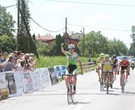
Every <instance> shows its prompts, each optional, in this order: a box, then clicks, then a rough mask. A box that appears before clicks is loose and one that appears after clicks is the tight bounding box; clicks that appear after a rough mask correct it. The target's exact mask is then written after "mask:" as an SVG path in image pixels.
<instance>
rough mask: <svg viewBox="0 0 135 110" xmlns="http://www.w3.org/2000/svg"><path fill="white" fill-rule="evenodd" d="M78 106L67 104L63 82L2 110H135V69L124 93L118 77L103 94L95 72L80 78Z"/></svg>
mask: <svg viewBox="0 0 135 110" xmlns="http://www.w3.org/2000/svg"><path fill="white" fill-rule="evenodd" d="M77 77H78V82H77V93H76V95H75V103H74V104H70V105H68V103H67V99H66V87H65V83H64V81H62V82H59V83H58V84H56V85H54V86H51V87H48V88H45V89H43V90H40V91H37V92H34V93H31V94H24V95H22V96H16V97H12V98H8V99H6V100H2V101H0V110H135V70H131V75H130V76H129V80H128V83H127V84H126V87H125V93H122V92H121V89H120V85H119V75H117V79H116V81H115V82H114V85H113V89H111V90H110V91H109V94H106V91H102V92H101V91H100V89H99V82H98V77H97V73H96V72H95V71H93V72H88V73H85V74H84V75H78V76H77Z"/></svg>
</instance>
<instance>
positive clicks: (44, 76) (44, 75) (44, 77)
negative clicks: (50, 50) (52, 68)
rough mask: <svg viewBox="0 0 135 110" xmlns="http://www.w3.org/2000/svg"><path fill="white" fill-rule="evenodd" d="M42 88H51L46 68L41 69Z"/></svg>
mask: <svg viewBox="0 0 135 110" xmlns="http://www.w3.org/2000/svg"><path fill="white" fill-rule="evenodd" d="M41 79H42V84H41V85H42V88H45V87H49V86H51V79H50V74H49V71H48V68H42V69H41Z"/></svg>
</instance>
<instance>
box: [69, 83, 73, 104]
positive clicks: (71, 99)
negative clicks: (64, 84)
mask: <svg viewBox="0 0 135 110" xmlns="http://www.w3.org/2000/svg"><path fill="white" fill-rule="evenodd" d="M68 87H69V91H68V90H67V102H68V104H71V103H74V94H73V86H72V84H70V83H69V84H68Z"/></svg>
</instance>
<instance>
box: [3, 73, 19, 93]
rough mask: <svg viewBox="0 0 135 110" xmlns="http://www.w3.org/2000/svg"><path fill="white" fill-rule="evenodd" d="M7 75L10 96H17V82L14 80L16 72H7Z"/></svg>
mask: <svg viewBox="0 0 135 110" xmlns="http://www.w3.org/2000/svg"><path fill="white" fill-rule="evenodd" d="M5 75H6V80H7V83H8V89H9V94H11V95H12V94H16V93H17V88H16V82H15V78H14V72H5Z"/></svg>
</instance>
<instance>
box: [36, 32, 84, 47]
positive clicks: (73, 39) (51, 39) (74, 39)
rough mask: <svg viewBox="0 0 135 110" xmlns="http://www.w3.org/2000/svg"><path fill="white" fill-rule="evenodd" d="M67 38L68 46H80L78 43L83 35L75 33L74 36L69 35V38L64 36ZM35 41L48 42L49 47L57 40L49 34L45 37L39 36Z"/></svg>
mask: <svg viewBox="0 0 135 110" xmlns="http://www.w3.org/2000/svg"><path fill="white" fill-rule="evenodd" d="M63 37H65V42H66V43H67V44H74V45H76V46H77V45H78V42H79V41H80V38H81V37H82V34H80V33H74V34H72V35H68V36H65V35H64V36H63ZM35 39H36V40H37V41H42V42H46V43H47V44H48V45H51V44H52V43H53V42H54V41H56V38H54V37H53V36H52V35H50V34H48V35H45V36H40V34H39V35H38V36H36V37H35Z"/></svg>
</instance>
